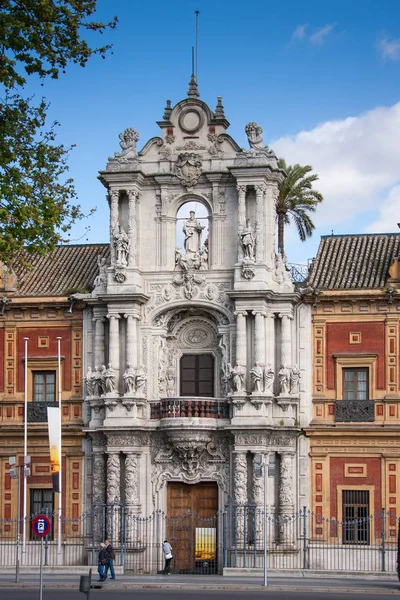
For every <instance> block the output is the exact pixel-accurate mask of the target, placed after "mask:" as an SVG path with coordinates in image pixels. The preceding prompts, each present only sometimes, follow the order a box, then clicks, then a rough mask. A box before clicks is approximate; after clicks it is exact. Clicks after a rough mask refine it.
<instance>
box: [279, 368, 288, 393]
mask: <svg viewBox="0 0 400 600" xmlns="http://www.w3.org/2000/svg"><path fill="white" fill-rule="evenodd" d="M278 379H279V385H280V391H281V395H282V396H288V395H289V386H290V369H289V368H288V367H287V366H286V365H282V366H281V368H280V370H279V373H278Z"/></svg>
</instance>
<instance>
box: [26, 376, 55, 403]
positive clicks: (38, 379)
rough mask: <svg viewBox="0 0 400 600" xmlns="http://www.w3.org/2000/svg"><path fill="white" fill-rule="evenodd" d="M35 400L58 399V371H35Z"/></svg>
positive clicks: (50, 400) (51, 400)
mask: <svg viewBox="0 0 400 600" xmlns="http://www.w3.org/2000/svg"><path fill="white" fill-rule="evenodd" d="M32 375H33V401H34V402H55V401H56V372H55V371H33V372H32Z"/></svg>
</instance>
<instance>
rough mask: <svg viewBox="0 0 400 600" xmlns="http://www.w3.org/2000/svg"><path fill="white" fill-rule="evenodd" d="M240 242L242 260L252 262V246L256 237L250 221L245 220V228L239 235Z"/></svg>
mask: <svg viewBox="0 0 400 600" xmlns="http://www.w3.org/2000/svg"><path fill="white" fill-rule="evenodd" d="M239 236H240V242H241V244H242V248H243V255H244V258H245V259H246V260H247V261H249V262H254V246H255V243H256V236H255V233H254V229H253V228H252V226H251V225H250V219H247V220H246V227H245V228H244V229H243V230H242V231H241V232H240V233H239Z"/></svg>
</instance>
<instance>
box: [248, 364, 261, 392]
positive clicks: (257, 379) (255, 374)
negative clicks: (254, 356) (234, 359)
mask: <svg viewBox="0 0 400 600" xmlns="http://www.w3.org/2000/svg"><path fill="white" fill-rule="evenodd" d="M250 376H251V389H252V391H253V392H261V382H262V378H263V370H262V368H261V367H260V363H258V362H256V363H255V365H254V367H253V368H252V369H251V371H250Z"/></svg>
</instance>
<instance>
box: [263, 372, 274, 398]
mask: <svg viewBox="0 0 400 600" xmlns="http://www.w3.org/2000/svg"><path fill="white" fill-rule="evenodd" d="M274 380H275V372H274V370H273V368H272V366H271V365H267V366H266V367H265V369H264V392H265V394H266V395H267V396H273V395H274Z"/></svg>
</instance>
